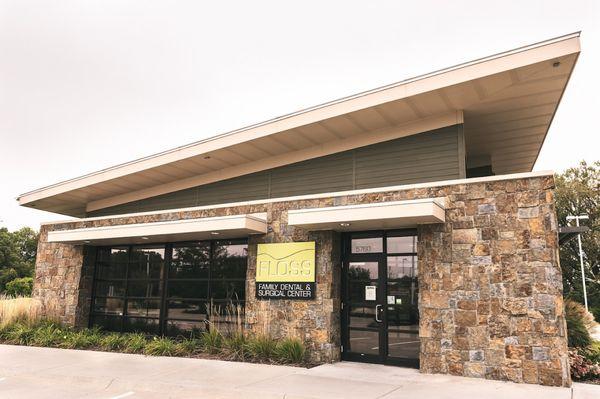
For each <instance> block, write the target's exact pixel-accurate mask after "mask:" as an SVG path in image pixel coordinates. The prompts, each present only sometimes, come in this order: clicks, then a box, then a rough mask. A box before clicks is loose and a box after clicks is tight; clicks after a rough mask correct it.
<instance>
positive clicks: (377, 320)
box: [375, 305, 383, 323]
mask: <svg viewBox="0 0 600 399" xmlns="http://www.w3.org/2000/svg"><path fill="white" fill-rule="evenodd" d="M382 306H383V305H377V306H375V321H376V322H378V323H381V322H382V321H383V320H381V319H380V318H379V310H380V309H381V307H382Z"/></svg>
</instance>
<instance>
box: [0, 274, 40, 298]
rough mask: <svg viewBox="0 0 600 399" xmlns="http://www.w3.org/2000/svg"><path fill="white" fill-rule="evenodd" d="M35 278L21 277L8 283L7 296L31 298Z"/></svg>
mask: <svg viewBox="0 0 600 399" xmlns="http://www.w3.org/2000/svg"><path fill="white" fill-rule="evenodd" d="M32 290H33V278H31V277H20V278H16V279H14V280H11V281H9V282H8V283H6V289H5V292H4V293H5V294H6V295H8V296H13V297H16V296H31V291H32Z"/></svg>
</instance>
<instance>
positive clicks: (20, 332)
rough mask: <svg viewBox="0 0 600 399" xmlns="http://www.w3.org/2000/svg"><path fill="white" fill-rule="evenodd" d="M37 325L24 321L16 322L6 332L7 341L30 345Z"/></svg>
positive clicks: (8, 342)
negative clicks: (33, 325) (32, 325)
mask: <svg viewBox="0 0 600 399" xmlns="http://www.w3.org/2000/svg"><path fill="white" fill-rule="evenodd" d="M34 333H35V327H31V326H29V325H27V324H24V323H15V324H14V325H12V327H11V328H8V330H7V332H6V343H7V344H13V345H29V344H31V342H32V339H33V335H34Z"/></svg>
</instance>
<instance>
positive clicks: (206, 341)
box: [200, 328, 223, 354]
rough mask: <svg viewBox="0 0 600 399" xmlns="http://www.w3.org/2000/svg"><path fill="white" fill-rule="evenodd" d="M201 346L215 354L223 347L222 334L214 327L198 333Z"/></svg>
mask: <svg viewBox="0 0 600 399" xmlns="http://www.w3.org/2000/svg"><path fill="white" fill-rule="evenodd" d="M200 339H201V340H202V346H203V347H204V349H205V350H206V351H207V352H208V353H212V354H216V353H219V352H220V351H221V348H222V347H223V336H222V335H221V333H220V332H219V331H218V330H217V329H216V328H211V329H210V330H208V331H205V332H203V333H202V334H201V335H200Z"/></svg>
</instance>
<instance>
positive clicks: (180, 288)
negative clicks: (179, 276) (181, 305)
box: [168, 280, 208, 299]
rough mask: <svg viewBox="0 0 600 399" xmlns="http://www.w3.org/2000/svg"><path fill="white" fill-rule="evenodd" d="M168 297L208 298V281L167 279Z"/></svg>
mask: <svg viewBox="0 0 600 399" xmlns="http://www.w3.org/2000/svg"><path fill="white" fill-rule="evenodd" d="M168 297H169V298H200V299H208V281H202V280H201V281H169V283H168Z"/></svg>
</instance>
